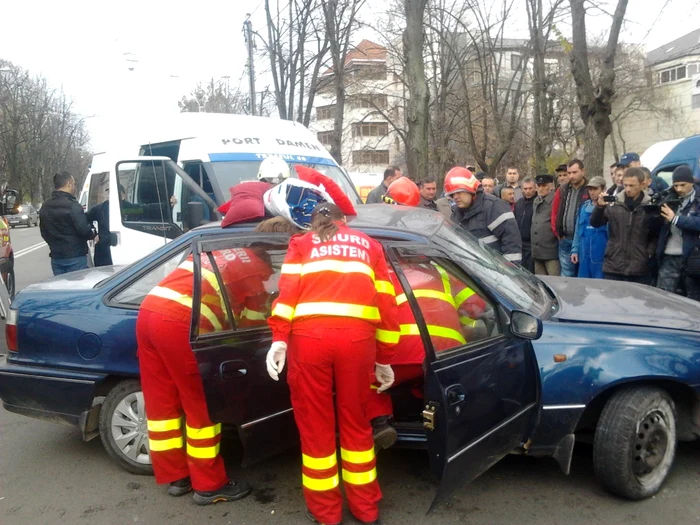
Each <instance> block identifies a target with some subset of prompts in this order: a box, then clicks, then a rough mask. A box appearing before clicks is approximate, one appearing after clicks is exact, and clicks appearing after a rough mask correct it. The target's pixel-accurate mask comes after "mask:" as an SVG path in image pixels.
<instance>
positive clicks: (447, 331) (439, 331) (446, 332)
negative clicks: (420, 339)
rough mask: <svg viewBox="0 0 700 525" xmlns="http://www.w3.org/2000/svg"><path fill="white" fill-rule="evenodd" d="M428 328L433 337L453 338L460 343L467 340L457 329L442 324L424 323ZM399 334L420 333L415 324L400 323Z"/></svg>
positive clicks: (464, 342)
mask: <svg viewBox="0 0 700 525" xmlns="http://www.w3.org/2000/svg"><path fill="white" fill-rule="evenodd" d="M426 327H427V329H428V334H430V335H431V336H434V337H444V338H446V339H453V340H455V341H458V342H459V343H461V344H466V343H467V341H466V339H464V336H463V335H462V334H461V333H460V332H458V331H457V330H453V329H452V328H446V327H444V326H437V325H431V324H429V325H426ZM401 335H420V330H419V329H418V325H417V324H402V325H401Z"/></svg>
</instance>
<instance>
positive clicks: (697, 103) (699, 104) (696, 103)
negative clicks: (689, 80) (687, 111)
mask: <svg viewBox="0 0 700 525" xmlns="http://www.w3.org/2000/svg"><path fill="white" fill-rule="evenodd" d="M698 86H700V81H698ZM690 106H691V107H692V108H693V109H700V93H698V94H697V95H693V99H692V101H691V104H690Z"/></svg>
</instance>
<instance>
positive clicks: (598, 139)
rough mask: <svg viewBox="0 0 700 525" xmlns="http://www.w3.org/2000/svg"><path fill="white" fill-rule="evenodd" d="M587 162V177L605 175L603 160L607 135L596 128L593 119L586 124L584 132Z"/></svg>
mask: <svg viewBox="0 0 700 525" xmlns="http://www.w3.org/2000/svg"><path fill="white" fill-rule="evenodd" d="M583 136H584V141H585V142H584V151H585V157H584V158H585V164H586V177H587V178H588V179H589V180H590V179H591V177H604V176H605V174H604V173H603V161H604V160H605V137H606V136H607V135H602V134H601V133H599V132H598V130H597V129H596V126H595V123H594V120H593V119H590V120H589V121H588V123H587V124H586V128H585V129H584V132H583Z"/></svg>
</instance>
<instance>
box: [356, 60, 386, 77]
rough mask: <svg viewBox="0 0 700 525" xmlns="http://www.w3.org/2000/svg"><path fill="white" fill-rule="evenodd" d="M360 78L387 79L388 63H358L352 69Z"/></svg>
mask: <svg viewBox="0 0 700 525" xmlns="http://www.w3.org/2000/svg"><path fill="white" fill-rule="evenodd" d="M350 73H352V75H353V76H356V77H358V79H360V80H386V75H387V70H386V64H383V65H378V64H376V65H375V64H373V65H358V66H355V67H353V68H352V69H351V70H350Z"/></svg>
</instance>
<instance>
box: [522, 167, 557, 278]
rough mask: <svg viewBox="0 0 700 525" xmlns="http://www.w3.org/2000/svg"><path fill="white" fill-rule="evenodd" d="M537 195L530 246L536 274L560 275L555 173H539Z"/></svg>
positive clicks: (534, 204)
mask: <svg viewBox="0 0 700 525" xmlns="http://www.w3.org/2000/svg"><path fill="white" fill-rule="evenodd" d="M535 183H536V184H537V197H535V202H534V203H533V212H532V229H531V230H530V246H531V251H532V259H533V261H534V264H535V275H559V273H560V271H561V267H560V266H559V243H558V242H557V238H556V236H555V235H554V232H553V231H552V202H553V201H554V193H553V192H552V189H553V187H554V176H553V175H537V177H535Z"/></svg>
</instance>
